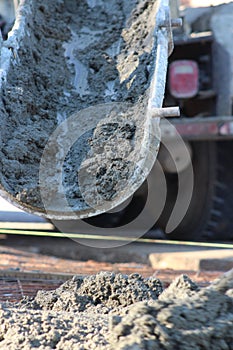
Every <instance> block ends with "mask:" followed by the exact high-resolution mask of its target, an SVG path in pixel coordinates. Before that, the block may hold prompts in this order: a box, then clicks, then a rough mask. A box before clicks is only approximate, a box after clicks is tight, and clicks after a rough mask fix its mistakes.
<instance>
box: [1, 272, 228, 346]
mask: <svg viewBox="0 0 233 350" xmlns="http://www.w3.org/2000/svg"><path fill="white" fill-rule="evenodd" d="M0 315H1V322H0V324H1V327H0V349H17V350H19V349H35V348H37V349H105V350H107V349H109V350H110V349H116V348H117V349H124V350H131V349H132V350H133V349H135V350H137V349H145V350H146V349H153V350H154V349H182V350H184V349H187V350H190V349H195V350H196V349H208V350H209V349H216V350H221V349H222V350H223V349H233V345H232V344H233V327H232V325H233V270H231V271H229V272H228V273H226V274H224V275H223V276H222V277H221V278H219V279H218V280H216V281H214V282H213V283H212V284H211V285H210V286H209V287H207V288H203V289H201V288H199V287H198V285H196V284H195V283H194V282H193V281H191V280H190V279H189V277H188V276H185V275H182V276H180V277H178V278H177V279H176V280H174V281H173V283H172V284H171V285H170V286H169V287H168V288H167V289H165V290H163V286H162V283H161V281H159V280H158V279H156V278H154V277H151V278H143V277H141V276H140V275H138V274H133V275H130V276H126V275H122V274H118V273H117V274H115V273H110V272H108V273H106V272H102V273H99V274H97V275H93V276H88V277H79V276H74V277H73V279H71V280H70V281H68V282H66V283H64V284H63V285H61V286H60V287H59V288H57V289H56V290H54V291H49V292H48V291H39V292H38V293H37V295H36V297H35V298H34V299H29V298H25V299H23V300H22V301H21V302H20V303H18V304H9V303H5V304H3V305H1V308H0Z"/></svg>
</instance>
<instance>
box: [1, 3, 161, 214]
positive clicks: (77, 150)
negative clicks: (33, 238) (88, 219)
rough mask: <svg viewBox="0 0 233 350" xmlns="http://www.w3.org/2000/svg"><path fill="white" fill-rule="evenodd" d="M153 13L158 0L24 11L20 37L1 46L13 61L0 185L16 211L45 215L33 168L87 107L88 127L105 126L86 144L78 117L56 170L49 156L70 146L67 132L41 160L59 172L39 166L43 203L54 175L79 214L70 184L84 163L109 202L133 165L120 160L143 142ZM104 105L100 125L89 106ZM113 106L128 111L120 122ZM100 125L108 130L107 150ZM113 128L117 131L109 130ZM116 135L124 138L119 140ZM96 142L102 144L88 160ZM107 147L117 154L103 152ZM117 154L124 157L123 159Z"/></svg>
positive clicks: (5, 89)
mask: <svg viewBox="0 0 233 350" xmlns="http://www.w3.org/2000/svg"><path fill="white" fill-rule="evenodd" d="M156 12H157V1H156V0H154V1H148V0H125V1H122V0H109V1H107V2H106V1H103V0H97V1H94V0H81V1H72V0H61V1H57V0H51V1H49V2H44V1H43V0H26V1H25V2H24V5H23V7H22V9H21V13H22V16H24V17H25V18H26V19H25V23H26V24H25V34H24V35H23V38H22V40H21V41H20V43H18V44H14V40H15V41H16V43H17V40H16V38H14V40H11V41H9V43H7V42H6V45H8V46H9V47H13V48H14V57H13V59H12V61H11V63H10V68H9V71H8V74H7V76H6V79H5V80H4V82H3V84H2V100H1V103H0V104H1V105H0V114H1V118H0V119H1V135H0V140H1V142H2V147H1V151H0V165H1V169H2V174H1V175H0V176H1V178H0V180H1V181H0V182H1V184H2V186H3V188H5V189H6V190H7V191H8V192H9V193H10V194H11V195H12V196H13V197H14V198H16V199H17V200H18V201H21V202H23V203H25V204H27V205H28V206H32V207H36V208H38V209H39V210H43V203H42V200H41V195H40V188H39V187H40V181H39V167H40V161H41V157H42V154H43V150H44V147H45V145H46V144H47V142H48V139H49V137H50V136H51V134H52V133H53V132H54V130H55V129H56V127H57V126H58V125H60V124H61V123H62V122H63V121H65V120H66V119H68V118H69V117H70V116H71V115H73V114H74V113H78V112H79V111H83V110H85V109H87V108H89V107H93V109H92V112H91V113H92V119H93V120H95V119H96V120H99V119H105V122H104V123H103V122H101V124H100V126H98V127H97V129H98V130H97V132H96V133H95V134H94V135H93V132H94V130H93V128H91V126H90V127H88V125H86V124H85V121H84V122H83V120H85V113H84V114H82V116H83V117H82V119H81V120H79V124H78V126H76V127H75V128H76V129H77V128H78V127H80V128H84V129H85V130H84V134H83V135H82V136H81V137H79V138H78V139H77V140H75V141H76V142H75V143H74V144H73V143H72V142H71V146H72V147H71V149H70V150H69V152H68V154H67V155H66V158H65V161H64V162H63V160H62V159H60V158H59V156H58V152H57V149H59V147H61V145H62V143H63V142H68V140H67V139H69V131H67V130H64V132H63V133H64V135H63V139H62V140H61V139H60V140H57V141H56V142H57V143H56V144H54V147H53V148H54V149H53V150H50V152H51V154H50V155H49V156H50V158H51V160H52V159H53V158H54V157H55V158H56V157H58V158H59V159H57V167H58V168H59V167H60V168H59V169H56V170H55V169H54V168H53V167H51V169H50V167H49V164H47V167H48V169H45V172H46V173H45V178H48V179H49V180H48V182H49V186H48V188H46V189H45V191H47V192H48V198H49V200H51V202H52V201H53V197H54V194H53V192H52V190H51V188H53V184H54V182H56V178H57V176H59V173H60V171H62V177H63V180H62V181H63V182H62V185H63V186H64V189H65V190H64V191H65V196H66V198H67V201H68V203H69V205H70V206H71V207H72V208H74V209H78V210H80V209H85V208H87V207H89V204H88V201H87V202H85V200H84V199H83V196H82V193H81V192H82V191H80V188H79V179H78V173H79V168H80V166H81V164H82V162H83V161H84V160H85V159H86V158H91V162H92V163H93V164H96V163H98V164H99V165H98V166H96V168H95V174H96V181H97V191H98V193H99V194H100V196H103V199H104V200H110V199H112V198H113V197H114V196H115V195H116V192H117V190H119V188H118V189H117V184H118V183H119V182H120V181H121V180H122V179H125V180H127V179H128V178H129V177H130V176H132V173H133V172H134V170H135V169H134V164H131V163H130V162H127V161H125V156H129V155H130V154H131V153H132V152H133V154H132V155H131V158H132V159H135V155H137V154H138V149H139V147H141V139H142V138H143V131H142V130H143V127H144V122H145V108H146V104H147V103H146V101H147V90H148V88H149V85H150V81H151V76H152V73H153V60H154V57H153V56H154V55H153V53H154V49H155V47H154V46H155V41H154V37H153V33H154V27H155V18H156ZM16 37H17V36H16ZM11 39H12V38H11ZM12 42H13V43H12ZM106 103H107V104H109V103H110V104H112V113H111V115H103V116H100V115H99V114H101V110H100V109H98V106H97V105H100V104H106ZM118 103H123V104H129V106H128V105H127V106H128V107H125V108H124V110H123V111H122V112H121V116H120V120H119V118H118V117H119V116H118ZM115 105H116V107H114V106H115ZM106 118H107V119H106ZM82 124H83V125H82ZM103 124H105V129H106V128H107V129H111V130H110V136H111V140H112V141H111V140H110V143H109V144H108V142H107V141H108V137H107V138H106V133H105V131H104V130H103ZM113 124H114V125H118V127H116V128H115V129H113V128H112V125H113ZM70 128H71V129H72V126H70ZM122 128H129V129H130V132H129V133H125V134H124V133H122V132H121V130H122ZM129 134H130V136H129ZM97 135H98V139H97V138H96V137H97ZM96 140H97V141H98V143H100V140H102V142H103V143H102V145H99V146H100V147H99V146H98V151H99V152H98V154H97V156H96V157H95V151H96ZM113 141H114V142H113ZM113 143H114V145H115V151H114V152H109V150H110V149H111V146H112V144H113ZM122 149H125V151H126V155H125V154H121V150H122ZM113 153H114V154H113ZM100 155H101V157H99V156H100ZM103 159H105V163H104V165H103V166H102V163H103ZM61 163H62V164H61ZM51 164H52V163H51ZM100 164H101V165H100ZM84 166H86V165H84ZM106 167H107V168H106ZM103 168H104V169H103ZM105 168H106V169H105ZM99 176H100V178H99ZM102 176H104V181H102ZM111 178H113V179H114V180H113V182H112V183H111ZM114 181H115V182H114ZM102 184H103V185H102ZM124 185H125V184H123V185H122V188H123V187H124ZM49 192H50V193H49ZM50 197H52V198H51V199H50ZM55 201H56V200H55Z"/></svg>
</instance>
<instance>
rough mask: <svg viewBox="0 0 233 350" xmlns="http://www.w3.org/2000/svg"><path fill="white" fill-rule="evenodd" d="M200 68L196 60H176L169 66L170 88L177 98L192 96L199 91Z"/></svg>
mask: <svg viewBox="0 0 233 350" xmlns="http://www.w3.org/2000/svg"><path fill="white" fill-rule="evenodd" d="M198 81H199V70H198V65H197V63H196V62H195V61H190V60H179V61H174V62H172V63H171V64H170V67H169V89H170V93H171V95H172V96H174V97H176V98H191V97H194V96H195V95H196V94H197V92H198Z"/></svg>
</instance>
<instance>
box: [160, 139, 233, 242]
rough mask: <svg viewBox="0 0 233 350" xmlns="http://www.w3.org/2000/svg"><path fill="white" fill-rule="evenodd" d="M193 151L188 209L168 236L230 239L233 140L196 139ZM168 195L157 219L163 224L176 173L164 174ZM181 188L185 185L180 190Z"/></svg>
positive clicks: (232, 230) (171, 200)
mask: <svg viewBox="0 0 233 350" xmlns="http://www.w3.org/2000/svg"><path fill="white" fill-rule="evenodd" d="M191 146H192V151H193V160H192V162H193V171H194V189H193V195H192V200H191V203H190V206H189V208H188V211H187V213H186V215H185V217H184V219H183V220H182V222H181V223H180V225H179V226H178V227H177V228H176V229H175V230H174V231H173V232H171V233H170V234H168V235H167V238H169V239H179V240H180V239H181V240H194V241H211V240H215V241H219V240H232V239H233V142H232V141H224V142H220V141H219V142H213V141H211V142H207V141H198V142H193V143H192V144H191ZM167 186H168V197H167V202H166V206H165V209H164V212H163V214H162V216H161V218H160V220H159V225H160V227H161V228H162V229H164V228H165V227H166V223H167V221H168V218H169V215H170V214H171V210H172V208H173V206H174V203H175V200H176V195H177V175H167ZM183 191H185V188H184V189H183Z"/></svg>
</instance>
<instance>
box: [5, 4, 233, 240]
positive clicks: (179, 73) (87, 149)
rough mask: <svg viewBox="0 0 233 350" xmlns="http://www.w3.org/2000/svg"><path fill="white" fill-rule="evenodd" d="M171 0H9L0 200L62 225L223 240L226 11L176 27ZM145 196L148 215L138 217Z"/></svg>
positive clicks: (227, 223)
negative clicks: (156, 230)
mask: <svg viewBox="0 0 233 350" xmlns="http://www.w3.org/2000/svg"><path fill="white" fill-rule="evenodd" d="M8 3H9V1H1V4H4V5H6V4H8ZM10 3H11V8H12V3H13V2H10ZM177 5H178V3H177V2H176V1H172V3H171V4H169V1H168V0H154V1H147V0H142V1H137V0H130V1H129V0H128V1H115V0H114V1H108V2H105V1H102V0H83V1H73V0H61V1H57V0H53V1H49V2H45V1H42V0H39V1H35V0H22V1H20V2H18V1H15V2H14V7H13V8H14V9H16V15H15V22H14V24H13V27H12V29H11V30H10V31H9V32H8V31H7V33H5V32H4V36H5V37H4V38H3V39H4V40H2V42H1V70H0V73H1V86H0V88H1V103H0V111H1V112H0V113H1V135H0V142H1V157H0V163H1V174H0V194H1V195H2V196H3V197H4V198H6V199H7V200H8V201H10V202H11V203H12V204H14V205H16V206H18V207H19V208H21V209H23V210H26V211H28V212H30V213H33V214H37V215H40V216H43V217H46V218H48V219H49V220H52V222H53V223H54V224H55V226H57V227H58V229H60V230H62V231H70V232H71V231H73V232H76V231H78V230H82V232H83V228H82V225H81V226H80V225H79V224H80V222H82V223H85V224H86V225H88V226H89V227H94V230H95V231H96V229H97V227H98V228H100V230H103V229H104V228H114V229H116V230H115V231H114V232H121V230H122V228H125V232H129V231H130V226H129V223H130V222H133V223H135V222H136V224H135V225H134V229H137V228H138V226H140V225H142V226H143V227H144V226H145V223H150V225H149V226H150V227H147V230H148V231H149V230H150V229H151V227H152V226H154V225H155V227H159V228H161V229H162V230H164V231H165V233H166V235H167V236H168V237H170V238H172V239H173V238H175V239H194V240H203V239H231V234H232V232H233V231H232V227H231V226H232V220H231V217H232V214H231V203H232V195H231V189H232V187H233V181H232V174H233V167H232V166H231V148H232V142H231V139H232V135H233V131H232V125H233V118H232V94H233V87H232V52H231V50H230V45H229V42H230V41H231V39H232V38H231V35H232V33H231V32H230V31H229V33H228V35H225V26H226V23H228V22H229V26H230V25H231V23H232V22H231V16H230V15H229V13H230V11H228V10H225V7H223V8H220V9H218V10H217V11H215V9H211V10H210V12H208V13H204V14H201V15H200V14H195V16H194V15H193V13H191V14H189V13H186V15H185V19H186V20H187V21H186V20H185V21H184V24H183V27H181V21H180V19H179V18H178V17H179V13H178V10H177ZM229 6H231V4H230V5H229ZM2 8H4V6H2ZM208 11H209V10H208ZM215 12H216V13H215ZM189 17H190V18H189ZM3 19H4V14H3ZM3 23H4V22H3ZM2 28H3V31H4V30H5V31H6V29H5V24H3V25H2ZM169 56H170V58H169V61H168V57H169ZM167 73H168V74H167ZM166 77H167V83H166ZM178 107H179V108H178ZM179 110H180V114H181V117H180V118H178V115H179ZM164 117H177V118H174V120H173V121H172V122H170V124H169V127H168V125H167V124H166V121H165V120H164V121H163V120H162V119H163V118H164ZM161 120H162V121H161ZM160 121H161V123H160ZM161 134H162V139H161ZM177 134H178V135H181V137H182V140H183V141H182V142H183V145H184V147H180V144H177V143H176V142H175V143H174V137H175V136H174V135H177ZM169 150H170V151H171V152H169ZM187 154H188V156H187ZM157 155H158V161H157V162H156V158H157ZM156 164H157V165H156ZM158 164H159V166H158ZM161 170H162V173H163V175H161V176H159V175H158V174H159V171H160V173H161ZM190 174H191V175H193V181H191V183H190ZM148 176H149V177H150V179H152V180H150V185H148V181H147V180H146V179H147V178H148ZM164 180H165V181H164ZM159 181H163V184H166V186H165V187H166V191H165V192H166V198H165V196H160V195H159V190H160V189H161V188H162V187H163V186H160V182H159ZM153 184H154V185H153ZM190 184H191V185H190ZM153 189H157V192H156V191H155V195H151V194H152V192H153ZM165 192H164V193H165ZM153 193H154V192H153ZM149 194H150V196H149V197H150V199H151V202H150V203H152V204H150V206H149V208H146V209H148V210H147V211H148V213H149V214H150V217H152V221H150V220H147V219H146V216H144V217H143V219H142V220H141V221H137V218H138V217H140V213H141V212H143V211H145V210H144V209H145V203H148V195H149ZM162 197H163V198H165V199H166V200H165V203H162V204H164V205H160V204H161V203H160V202H161V198H162ZM178 197H179V199H180V203H183V204H184V205H183V206H182V210H181V209H180V205H179V203H178V204H177V198H178ZM182 198H185V200H183V199H182ZM158 213H159V215H158ZM174 213H175V214H174ZM171 217H175V218H176V220H173V225H171V226H172V229H169V230H168V229H167V227H168V222H171ZM144 228H145V227H144ZM116 234H117V233H116Z"/></svg>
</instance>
